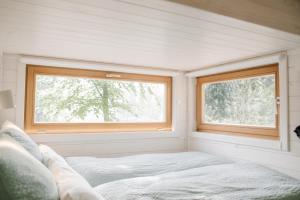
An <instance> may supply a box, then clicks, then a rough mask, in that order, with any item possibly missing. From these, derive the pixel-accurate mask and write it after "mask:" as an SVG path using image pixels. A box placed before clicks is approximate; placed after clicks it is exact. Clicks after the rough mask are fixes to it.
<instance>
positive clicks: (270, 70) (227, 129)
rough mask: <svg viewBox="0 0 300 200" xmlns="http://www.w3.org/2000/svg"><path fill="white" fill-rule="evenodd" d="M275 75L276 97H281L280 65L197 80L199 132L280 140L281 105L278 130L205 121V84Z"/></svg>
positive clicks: (277, 116) (277, 123)
mask: <svg viewBox="0 0 300 200" xmlns="http://www.w3.org/2000/svg"><path fill="white" fill-rule="evenodd" d="M268 74H274V75H275V80H276V83H275V84H276V91H275V95H276V97H279V94H280V91H279V71H278V64H271V65H266V66H261V67H256V68H251V69H244V70H239V71H233V72H226V73H220V74H214V75H209V76H203V77H198V78H197V86H196V120H197V130H198V131H206V132H218V133H226V134H233V135H243V136H254V137H262V136H263V137H267V138H270V139H274V138H275V139H278V138H279V104H277V105H276V106H277V114H276V128H265V127H252V126H240V125H219V124H207V123H205V122H204V121H203V108H202V106H203V102H202V101H203V99H202V98H203V97H202V94H203V91H202V85H203V84H204V83H213V82H220V81H226V80H234V79H241V78H248V77H255V76H261V75H268Z"/></svg>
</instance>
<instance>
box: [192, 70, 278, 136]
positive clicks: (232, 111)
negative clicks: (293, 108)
mask: <svg viewBox="0 0 300 200" xmlns="http://www.w3.org/2000/svg"><path fill="white" fill-rule="evenodd" d="M278 96H279V91H278V67H277V65H272V66H265V67H260V68H253V69H248V70H243V71H237V72H230V73H224V74H217V75H211V76H206V77H199V78H198V87H197V97H198V98H197V112H198V116H197V119H198V129H199V130H207V131H210V130H211V131H224V132H234V133H244V134H250V135H260V136H269V137H274V138H276V137H278V125H277V124H278V115H277V110H278V107H279V104H277V103H278V102H277V101H276V100H277V97H278Z"/></svg>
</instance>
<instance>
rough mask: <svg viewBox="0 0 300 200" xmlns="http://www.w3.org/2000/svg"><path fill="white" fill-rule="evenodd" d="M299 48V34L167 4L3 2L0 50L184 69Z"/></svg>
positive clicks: (156, 0)
mask: <svg viewBox="0 0 300 200" xmlns="http://www.w3.org/2000/svg"><path fill="white" fill-rule="evenodd" d="M297 47H300V36H299V35H296V34H291V33H286V32H283V31H279V30H275V29H271V28H268V27H264V26H260V25H255V24H251V23H248V22H244V21H241V20H237V19H233V18H229V17H225V16H221V15H218V14H214V13H210V12H207V11H203V10H200V9H196V8H192V7H187V6H184V5H180V4H176V3H173V2H168V1H162V0H88V1H87V0H0V51H2V52H7V53H19V54H26V55H37V56H48V57H58V58H70V59H79V60H90V61H99V62H109V63H120V64H127V65H136V66H150V67H159V68H166V69H175V70H181V71H190V70H194V69H199V68H201V67H208V66H213V65H217V64H221V63H226V62H231V61H235V60H240V59H244V58H250V57H254V56H259V55H264V54H269V53H273V52H278V51H283V50H288V49H294V48H297Z"/></svg>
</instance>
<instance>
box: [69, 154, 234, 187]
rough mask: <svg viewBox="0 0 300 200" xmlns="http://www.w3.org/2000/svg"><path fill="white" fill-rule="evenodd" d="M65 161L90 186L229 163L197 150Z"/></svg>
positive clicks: (70, 158) (80, 158) (81, 158)
mask: <svg viewBox="0 0 300 200" xmlns="http://www.w3.org/2000/svg"><path fill="white" fill-rule="evenodd" d="M66 161H67V162H68V163H69V165H70V166H71V167H72V168H73V169H75V170H76V171H77V172H78V173H79V174H81V175H82V176H83V177H84V178H85V179H86V180H87V181H88V182H89V183H90V184H91V185H92V186H97V185H100V184H103V183H107V182H111V181H115V180H120V179H125V178H134V177H142V176H152V175H158V174H163V173H167V172H175V171H181V170H186V169H191V168H195V167H203V166H209V165H216V164H223V163H231V162H232V161H229V160H225V159H222V158H219V157H216V156H213V155H209V154H206V153H201V152H182V153H167V154H143V155H135V156H126V157H121V158H95V157H69V158H66Z"/></svg>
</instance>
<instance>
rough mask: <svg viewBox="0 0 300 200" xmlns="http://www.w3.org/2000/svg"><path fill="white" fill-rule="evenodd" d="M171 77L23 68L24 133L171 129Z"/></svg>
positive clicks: (50, 68) (41, 67)
mask: <svg viewBox="0 0 300 200" xmlns="http://www.w3.org/2000/svg"><path fill="white" fill-rule="evenodd" d="M171 86H172V79H171V78H170V77H163V76H150V75H139V74H128V73H115V72H104V71H95V70H83V69H70V68H68V69H67V68H55V67H43V66H31V65H28V66H27V86H26V87H27V90H26V115H25V128H26V130H27V131H28V132H33V133H35V132H99V131H140V130H169V129H170V128H171Z"/></svg>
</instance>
